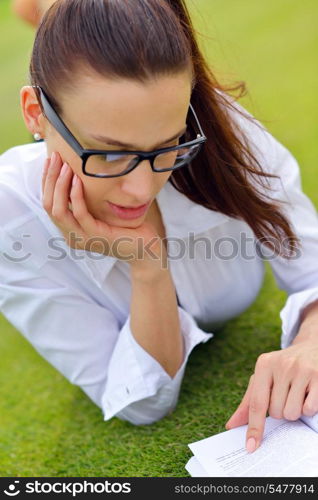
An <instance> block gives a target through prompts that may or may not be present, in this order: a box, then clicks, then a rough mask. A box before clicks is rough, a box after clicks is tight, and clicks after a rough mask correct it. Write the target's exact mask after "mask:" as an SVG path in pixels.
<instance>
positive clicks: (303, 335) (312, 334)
mask: <svg viewBox="0 0 318 500" xmlns="http://www.w3.org/2000/svg"><path fill="white" fill-rule="evenodd" d="M304 341H306V342H307V341H309V342H318V300H315V301H314V302H312V303H310V304H309V305H308V306H307V307H306V308H305V309H304V310H303V312H302V314H301V316H300V328H299V330H298V333H297V335H296V337H295V338H294V340H293V341H292V343H291V344H292V345H295V344H298V343H299V342H304Z"/></svg>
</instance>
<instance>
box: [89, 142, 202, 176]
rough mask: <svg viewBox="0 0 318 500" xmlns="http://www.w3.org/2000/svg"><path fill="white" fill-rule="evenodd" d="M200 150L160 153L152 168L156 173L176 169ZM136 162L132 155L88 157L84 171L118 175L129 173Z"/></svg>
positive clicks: (192, 148)
mask: <svg viewBox="0 0 318 500" xmlns="http://www.w3.org/2000/svg"><path fill="white" fill-rule="evenodd" d="M199 149H200V144H195V145H192V146H185V147H184V148H181V149H178V150H175V151H167V152H165V153H160V154H158V155H157V156H156V157H155V160H154V168H155V170H156V171H158V172H160V171H161V170H163V171H164V170H166V169H170V170H173V169H174V168H178V167H180V166H181V165H184V164H186V163H189V162H190V161H191V160H192V159H193V158H194V156H195V155H196V154H197V152H198V151H199ZM137 162H138V156H137V155H132V154H126V153H123V154H119V153H117V154H114V153H107V154H100V155H97V154H96V155H95V154H94V155H91V156H89V157H88V159H87V162H86V165H85V170H86V172H87V173H88V174H99V175H105V176H107V175H118V174H122V173H124V172H126V171H129V170H130V169H131V168H132V167H134V166H135V165H136V164H137Z"/></svg>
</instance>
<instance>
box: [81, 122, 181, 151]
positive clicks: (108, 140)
mask: <svg viewBox="0 0 318 500" xmlns="http://www.w3.org/2000/svg"><path fill="white" fill-rule="evenodd" d="M186 130H187V125H186V126H185V127H184V128H183V129H182V130H180V131H179V132H178V133H177V134H175V135H174V136H173V137H170V139H167V140H166V141H164V142H160V143H159V144H156V145H155V146H154V148H153V149H157V148H158V147H159V146H162V145H163V144H167V143H168V142H171V141H173V140H174V139H178V138H179V137H181V136H182V135H183V134H184V133H185V132H186ZM90 138H91V139H95V140H96V141H98V142H104V143H105V144H107V145H109V146H119V147H122V148H130V149H135V146H134V144H126V143H125V142H120V141H116V140H115V139H111V138H110V137H104V136H102V135H90Z"/></svg>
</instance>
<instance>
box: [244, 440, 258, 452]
mask: <svg viewBox="0 0 318 500" xmlns="http://www.w3.org/2000/svg"><path fill="white" fill-rule="evenodd" d="M255 448H256V441H255V439H254V438H249V439H248V440H247V443H246V449H247V451H248V452H249V453H252V451H254V450H255Z"/></svg>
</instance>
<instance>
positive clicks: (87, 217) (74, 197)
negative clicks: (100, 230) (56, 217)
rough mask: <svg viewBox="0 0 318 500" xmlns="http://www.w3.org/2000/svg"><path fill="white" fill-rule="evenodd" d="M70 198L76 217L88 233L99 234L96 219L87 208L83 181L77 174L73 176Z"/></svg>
mask: <svg viewBox="0 0 318 500" xmlns="http://www.w3.org/2000/svg"><path fill="white" fill-rule="evenodd" d="M70 198H71V202H72V211H73V215H74V217H75V219H76V220H77V221H78V223H79V224H80V225H81V227H82V228H83V230H84V231H85V233H86V234H92V235H95V236H97V226H96V220H95V219H94V217H93V216H92V215H91V214H90V213H89V211H88V209H87V205H86V202H85V199H84V193H83V185H82V181H81V179H80V178H79V176H78V175H76V174H74V176H73V182H72V187H71V192H70Z"/></svg>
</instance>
